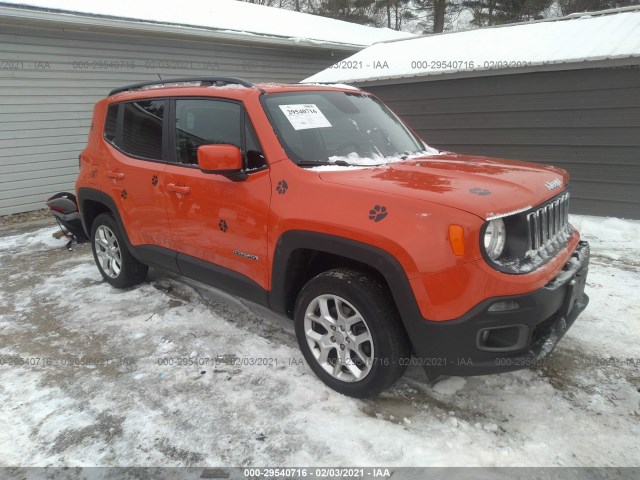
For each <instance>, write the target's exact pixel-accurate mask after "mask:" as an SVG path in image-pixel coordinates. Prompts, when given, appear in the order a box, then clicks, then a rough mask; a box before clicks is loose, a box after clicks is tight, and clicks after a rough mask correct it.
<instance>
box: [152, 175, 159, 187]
mask: <svg viewBox="0 0 640 480" xmlns="http://www.w3.org/2000/svg"><path fill="white" fill-rule="evenodd" d="M151 185H153V186H154V187H155V186H156V185H158V176H157V175H154V176H153V177H151Z"/></svg>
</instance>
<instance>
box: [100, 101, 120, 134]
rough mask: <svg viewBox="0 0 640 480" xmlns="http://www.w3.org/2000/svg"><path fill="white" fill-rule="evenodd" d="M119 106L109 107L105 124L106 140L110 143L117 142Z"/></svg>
mask: <svg viewBox="0 0 640 480" xmlns="http://www.w3.org/2000/svg"><path fill="white" fill-rule="evenodd" d="M118 106H119V105H118V104H115V105H109V109H108V110H107V118H106V120H105V122H104V138H105V140H107V141H108V142H110V143H114V144H115V141H116V125H117V123H118Z"/></svg>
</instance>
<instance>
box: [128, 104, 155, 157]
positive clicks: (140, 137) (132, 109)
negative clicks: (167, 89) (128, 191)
mask: <svg viewBox="0 0 640 480" xmlns="http://www.w3.org/2000/svg"><path fill="white" fill-rule="evenodd" d="M121 108H123V109H124V112H123V115H122V141H121V144H118V147H120V148H121V149H122V150H123V151H124V152H125V153H128V154H130V155H132V156H135V157H142V158H148V159H149V160H162V159H163V157H162V121H163V118H164V110H165V101H164V100H143V101H139V102H131V103H123V104H121ZM119 143H120V142H119Z"/></svg>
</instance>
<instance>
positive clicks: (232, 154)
mask: <svg viewBox="0 0 640 480" xmlns="http://www.w3.org/2000/svg"><path fill="white" fill-rule="evenodd" d="M198 167H200V170H202V172H204V173H213V174H218V175H224V176H225V177H228V178H230V179H231V180H244V179H245V178H247V174H246V173H244V171H243V169H242V167H243V163H242V152H241V151H240V149H239V148H238V147H236V146H235V145H227V144H215V145H200V146H199V147H198Z"/></svg>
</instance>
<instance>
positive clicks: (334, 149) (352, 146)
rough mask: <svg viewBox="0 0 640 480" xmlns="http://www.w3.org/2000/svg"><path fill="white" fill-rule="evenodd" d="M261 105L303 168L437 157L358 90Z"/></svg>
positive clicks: (284, 96) (267, 99)
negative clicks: (422, 155) (409, 157)
mask: <svg viewBox="0 0 640 480" xmlns="http://www.w3.org/2000/svg"><path fill="white" fill-rule="evenodd" d="M262 101H263V105H264V107H265V109H266V111H267V115H268V116H269V118H270V120H271V123H272V124H273V126H274V129H275V131H276V135H278V138H279V139H280V142H281V143H282V145H283V147H284V149H285V151H286V152H287V155H289V157H290V158H291V159H292V160H293V161H294V162H296V163H298V164H299V165H302V166H308V165H313V164H318V165H322V164H336V165H380V164H382V163H388V162H391V161H400V160H402V159H405V158H407V157H408V156H414V155H420V154H428V155H433V154H437V153H438V152H437V151H436V150H433V149H431V148H430V147H427V146H426V145H425V144H424V143H423V142H422V141H421V140H420V139H419V138H417V137H416V136H415V135H413V134H412V133H411V132H410V131H409V129H408V128H407V127H405V126H404V125H403V124H402V123H401V122H400V120H399V119H398V118H397V117H396V116H395V115H394V114H393V113H391V111H389V109H388V108H386V107H385V106H384V105H383V104H382V103H381V102H379V101H378V100H376V99H374V98H372V97H370V96H368V95H365V94H363V93H360V92H353V93H352V92H348V93H347V92H338V91H335V92H330V91H317V92H292V93H278V94H269V95H265V96H263V97H262Z"/></svg>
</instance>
